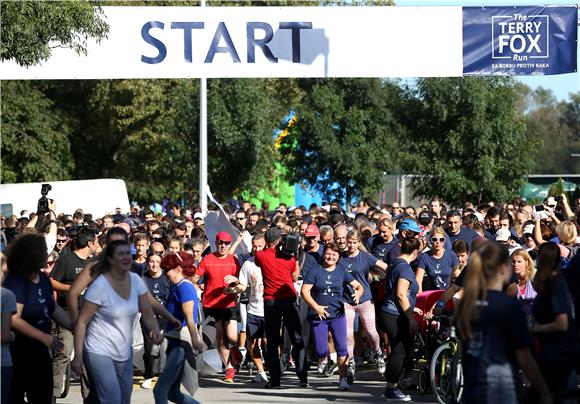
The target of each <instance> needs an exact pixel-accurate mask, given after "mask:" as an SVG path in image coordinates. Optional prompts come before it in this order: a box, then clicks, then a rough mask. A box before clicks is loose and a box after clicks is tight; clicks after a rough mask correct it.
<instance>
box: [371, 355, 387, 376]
mask: <svg viewBox="0 0 580 404" xmlns="http://www.w3.org/2000/svg"><path fill="white" fill-rule="evenodd" d="M374 356H375V361H376V363H377V370H378V372H379V373H380V374H383V373H385V370H387V364H386V363H385V357H384V356H383V353H382V352H381V351H378V352H375V355H374Z"/></svg>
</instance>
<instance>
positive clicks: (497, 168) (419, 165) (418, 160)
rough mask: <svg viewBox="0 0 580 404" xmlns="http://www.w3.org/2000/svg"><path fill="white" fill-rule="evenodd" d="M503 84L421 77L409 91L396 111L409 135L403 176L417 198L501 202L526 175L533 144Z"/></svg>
mask: <svg viewBox="0 0 580 404" xmlns="http://www.w3.org/2000/svg"><path fill="white" fill-rule="evenodd" d="M517 102H518V97H517V92H516V89H515V82H514V80H513V79H508V78H492V77H489V78H446V79H441V78H428V79H419V80H418V81H417V85H416V87H415V88H408V89H407V91H406V101H405V102H404V103H402V104H401V105H402V106H403V107H404V108H403V109H402V110H401V111H400V116H401V117H402V119H403V123H404V125H405V126H406V127H407V128H409V134H410V135H411V136H410V137H409V138H408V139H407V140H406V141H405V142H404V144H405V145H406V147H405V152H406V156H405V159H404V163H403V166H404V168H405V169H406V170H405V172H408V173H413V174H416V175H417V177H415V178H414V179H413V181H412V185H413V189H414V192H415V194H416V195H424V196H426V197H428V198H431V197H434V196H441V197H443V198H444V199H445V200H446V201H448V202H450V203H451V204H453V205H459V204H461V203H462V202H465V201H468V200H469V201H472V202H483V201H491V200H494V201H503V200H506V199H508V198H510V197H513V195H517V194H518V192H519V190H520V188H521V186H522V185H523V184H524V183H525V181H526V176H527V175H528V174H530V173H532V172H533V169H534V163H533V162H534V158H535V155H536V153H537V152H538V144H539V142H538V139H537V138H536V137H530V136H528V135H527V133H526V126H525V120H524V118H523V117H522V115H521V113H519V112H518V110H517V108H516V106H517Z"/></svg>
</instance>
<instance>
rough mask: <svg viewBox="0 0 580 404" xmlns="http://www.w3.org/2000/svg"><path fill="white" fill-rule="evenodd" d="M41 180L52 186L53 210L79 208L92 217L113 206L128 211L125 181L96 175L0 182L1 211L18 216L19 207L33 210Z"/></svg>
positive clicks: (69, 211)
mask: <svg viewBox="0 0 580 404" xmlns="http://www.w3.org/2000/svg"><path fill="white" fill-rule="evenodd" d="M42 184H50V185H51V186H52V190H51V191H50V192H49V193H48V195H47V198H49V199H54V201H55V202H56V207H57V209H56V210H57V212H56V213H57V214H59V213H64V214H68V215H72V214H73V213H74V212H75V210H77V209H78V208H81V209H82V210H83V212H84V213H91V214H92V215H93V217H94V218H98V217H102V216H104V215H106V214H114V213H115V210H116V209H120V211H121V213H128V212H129V210H130V205H129V195H128V194H127V186H126V185H125V181H123V180H119V179H98V180H78V181H51V182H33V183H23V184H0V205H1V208H2V215H3V216H4V217H8V216H10V215H13V214H14V215H16V216H20V212H21V211H22V210H27V211H28V212H29V213H31V212H36V208H37V207H38V199H39V198H40V197H41V194H40V189H41V187H42Z"/></svg>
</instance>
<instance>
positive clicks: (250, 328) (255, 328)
mask: <svg viewBox="0 0 580 404" xmlns="http://www.w3.org/2000/svg"><path fill="white" fill-rule="evenodd" d="M265 326H266V321H265V320H264V317H260V316H255V315H253V314H251V313H248V320H247V321H246V333H247V335H248V338H250V339H257V338H264V334H265Z"/></svg>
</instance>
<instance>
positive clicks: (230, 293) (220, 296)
mask: <svg viewBox="0 0 580 404" xmlns="http://www.w3.org/2000/svg"><path fill="white" fill-rule="evenodd" d="M215 242H216V247H217V250H216V252H214V253H212V254H209V255H206V256H205V257H204V258H203V260H202V261H201V262H200V264H199V267H198V268H197V271H196V276H197V277H198V279H199V278H203V279H204V291H203V295H202V299H201V301H202V305H203V312H204V314H205V316H206V317H213V318H214V320H215V331H216V343H217V350H218V353H219V355H220V358H221V360H222V362H223V364H224V366H225V367H226V376H225V378H224V381H226V382H228V383H233V382H234V377H235V375H236V369H235V368H234V366H237V365H239V364H240V363H239V362H240V360H241V353H240V351H239V349H238V346H237V343H238V315H237V311H236V293H237V290H236V285H237V284H238V283H239V281H238V279H237V278H238V276H239V273H240V264H239V262H238V260H237V259H236V257H234V256H233V255H231V254H228V250H229V249H230V245H231V243H232V236H231V235H230V234H229V233H227V232H225V231H222V232H219V233H218V234H217V235H216V240H215ZM228 347H229V348H228Z"/></svg>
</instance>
